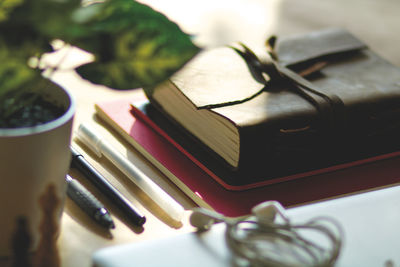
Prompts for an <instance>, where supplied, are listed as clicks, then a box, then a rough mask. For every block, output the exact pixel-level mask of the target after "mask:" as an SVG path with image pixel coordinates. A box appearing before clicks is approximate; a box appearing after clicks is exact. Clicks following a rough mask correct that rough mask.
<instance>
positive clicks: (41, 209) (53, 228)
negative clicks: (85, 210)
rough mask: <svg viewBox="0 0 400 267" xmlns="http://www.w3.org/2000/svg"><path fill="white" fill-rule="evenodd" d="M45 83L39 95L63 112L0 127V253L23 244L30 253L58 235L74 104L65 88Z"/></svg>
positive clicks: (22, 248) (68, 160)
mask: <svg viewBox="0 0 400 267" xmlns="http://www.w3.org/2000/svg"><path fill="white" fill-rule="evenodd" d="M48 84H49V85H48V86H45V90H44V92H43V95H44V96H45V97H46V99H50V100H51V102H53V103H57V104H60V105H62V106H63V107H65V109H66V112H65V113H64V115H62V116H61V117H59V118H58V119H56V120H54V121H51V122H48V123H45V124H42V125H39V126H35V127H26V128H18V129H17V128H16V129H1V128H0V256H1V257H5V256H10V255H12V254H15V253H16V251H15V250H16V249H17V250H18V249H19V250H20V251H19V252H17V254H18V253H21V250H24V249H25V248H24V247H23V246H24V245H25V246H26V247H27V246H28V245H29V251H34V250H36V249H37V248H38V246H39V243H41V242H43V241H44V240H45V239H46V238H47V239H49V238H53V237H54V239H56V237H55V236H56V235H57V234H58V233H57V232H58V229H59V222H60V219H61V214H62V210H63V206H64V199H65V196H66V182H65V175H66V174H67V172H68V169H69V164H70V149H69V145H70V141H71V132H72V121H73V117H74V113H75V103H74V101H73V99H72V97H71V96H70V94H69V93H68V92H67V91H65V90H64V89H63V88H61V87H60V86H58V85H56V84H54V83H51V82H48ZM15 247H17V248H15ZM22 252H23V251H22Z"/></svg>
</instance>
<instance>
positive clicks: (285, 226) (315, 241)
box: [190, 201, 343, 267]
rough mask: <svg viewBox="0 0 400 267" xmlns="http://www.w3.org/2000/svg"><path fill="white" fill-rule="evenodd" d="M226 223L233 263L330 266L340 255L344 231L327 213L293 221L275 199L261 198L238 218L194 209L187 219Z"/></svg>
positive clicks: (206, 224)
mask: <svg viewBox="0 0 400 267" xmlns="http://www.w3.org/2000/svg"><path fill="white" fill-rule="evenodd" d="M217 222H224V223H225V224H226V230H225V240H226V243H227V245H228V247H229V249H230V250H231V252H232V253H233V255H234V265H236V266H279V267H281V266H287V267H294V266H313V267H317V266H318V267H322V266H324V267H325V266H333V265H334V264H335V262H336V260H337V258H338V256H339V252H340V249H341V245H342V236H343V232H342V229H341V227H340V225H339V224H338V223H337V222H336V221H335V220H333V219H332V218H329V217H317V218H314V219H311V220H310V221H308V222H306V223H303V224H292V223H291V222H290V220H289V218H288V217H287V216H285V214H284V208H283V207H282V206H281V205H280V203H279V202H276V201H267V202H263V203H261V204H259V205H257V206H255V207H254V208H253V209H252V216H250V217H248V218H245V219H239V218H231V217H225V216H223V215H222V214H219V213H217V212H214V211H210V210H206V209H201V208H199V209H195V210H194V211H193V213H192V215H191V217H190V223H191V224H192V225H193V226H194V227H196V228H198V229H202V230H206V229H209V228H211V227H212V225H213V224H214V223H217Z"/></svg>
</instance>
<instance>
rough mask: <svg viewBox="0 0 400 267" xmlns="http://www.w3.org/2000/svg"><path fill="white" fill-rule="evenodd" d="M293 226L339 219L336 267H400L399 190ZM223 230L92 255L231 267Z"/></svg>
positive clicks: (339, 202)
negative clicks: (324, 218)
mask: <svg viewBox="0 0 400 267" xmlns="http://www.w3.org/2000/svg"><path fill="white" fill-rule="evenodd" d="M286 215H287V216H288V217H289V218H290V219H291V221H292V222H294V223H296V222H298V223H301V222H305V221H307V220H309V219H311V218H315V217H317V216H330V217H332V218H334V219H336V220H337V221H338V222H339V223H340V225H341V226H342V228H343V230H344V240H343V245H342V249H341V252H340V255H339V258H338V261H337V264H336V265H335V266H343V267H344V266H346V267H347V266H350V267H354V266H363V267H368V266H371V267H377V266H383V267H389V266H400V186H392V187H388V188H383V189H378V190H374V191H369V192H365V193H359V194H355V195H351V196H345V197H341V198H337V199H332V200H326V201H322V202H318V203H314V204H308V205H304V206H299V207H294V208H290V209H287V210H286ZM224 230H225V225H224V224H217V225H215V226H213V227H212V228H211V230H209V231H206V232H203V233H195V232H193V233H183V234H178V235H176V236H172V237H167V238H161V239H155V240H149V241H143V242H136V243H131V244H124V245H117V246H113V247H107V248H103V249H100V250H98V251H97V252H95V253H94V254H93V257H92V259H93V264H94V266H97V267H132V266H152V267H153V266H163V267H165V266H167V267H168V266H171V267H180V266H182V267H187V266H191V267H196V266H199V267H203V266H208V267H209V266H218V267H224V266H227V267H228V266H232V255H231V253H230V251H229V249H228V248H227V246H226V243H225V239H224Z"/></svg>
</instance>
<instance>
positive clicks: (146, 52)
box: [71, 0, 199, 89]
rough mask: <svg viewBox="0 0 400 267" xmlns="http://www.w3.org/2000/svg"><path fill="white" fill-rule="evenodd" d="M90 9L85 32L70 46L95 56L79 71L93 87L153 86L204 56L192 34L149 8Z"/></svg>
mask: <svg viewBox="0 0 400 267" xmlns="http://www.w3.org/2000/svg"><path fill="white" fill-rule="evenodd" d="M89 8H91V9H92V11H93V10H94V12H92V13H91V17H90V19H87V20H83V23H82V24H81V25H80V30H78V28H79V27H76V28H75V29H76V31H75V33H76V34H77V35H76V36H75V37H74V38H75V39H74V38H72V39H74V40H72V39H71V42H72V43H73V44H76V45H77V46H79V47H81V48H83V49H86V50H87V51H89V52H91V53H93V54H94V55H95V58H96V59H95V61H94V62H93V63H89V64H87V65H84V66H81V67H79V68H78V69H77V72H78V73H79V74H80V75H81V76H82V77H83V78H85V79H88V80H90V81H92V82H93V83H97V84H104V85H106V86H108V87H110V88H116V89H131V88H138V87H153V86H155V85H157V84H158V83H160V82H162V81H164V80H166V79H167V78H169V77H170V76H171V75H172V74H173V73H174V72H176V71H177V70H178V69H180V68H181V67H182V66H183V65H184V64H185V63H186V62H187V61H188V60H190V59H191V58H192V57H193V56H194V55H195V54H196V53H197V52H198V51H199V48H198V47H196V46H195V45H194V44H193V43H192V41H191V39H190V36H189V35H187V34H185V33H184V32H182V30H181V29H180V28H179V27H178V26H177V25H176V24H175V23H173V22H172V21H170V20H169V19H168V18H167V17H165V16H164V15H162V14H161V13H159V12H156V11H155V10H153V9H151V8H150V7H148V6H146V5H143V4H140V3H138V2H134V1H132V0H109V1H106V2H104V3H100V4H97V6H96V5H94V6H89ZM80 12H82V11H80ZM76 20H77V21H79V19H76ZM82 33H85V35H83V34H82ZM79 34H82V36H79Z"/></svg>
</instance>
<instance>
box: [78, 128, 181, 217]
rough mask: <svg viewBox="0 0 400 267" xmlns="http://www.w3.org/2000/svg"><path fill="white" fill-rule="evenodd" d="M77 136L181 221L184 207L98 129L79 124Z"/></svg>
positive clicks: (170, 214)
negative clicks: (116, 148) (97, 131)
mask: <svg viewBox="0 0 400 267" xmlns="http://www.w3.org/2000/svg"><path fill="white" fill-rule="evenodd" d="M77 137H78V139H80V140H81V141H82V142H83V143H84V144H85V145H87V146H88V148H90V149H91V150H92V151H93V152H94V153H96V155H97V156H98V157H101V156H102V155H104V156H105V157H106V158H107V159H108V160H110V161H111V162H112V163H113V164H114V165H115V166H116V167H117V168H118V169H119V170H121V171H122V172H123V173H124V174H125V175H126V176H128V177H129V178H130V179H131V180H132V181H133V182H134V183H135V184H136V185H137V186H138V187H139V188H140V189H141V190H142V191H143V192H144V193H145V194H147V196H149V197H150V198H151V199H152V200H153V201H154V202H155V203H156V204H157V205H158V206H159V207H160V208H161V209H162V210H164V211H165V213H166V214H167V215H169V216H170V217H171V218H172V219H174V220H175V221H178V222H179V221H181V219H182V216H183V213H184V209H183V207H182V206H181V205H180V204H179V203H178V202H176V200H175V199H173V198H172V197H171V196H170V195H168V194H167V193H166V192H165V191H164V190H162V189H161V188H160V187H159V186H158V185H157V184H156V183H155V182H153V180H151V179H150V178H149V177H147V176H146V175H145V174H144V173H143V172H142V171H141V170H139V169H138V168H137V167H136V166H135V165H133V164H132V163H131V162H130V161H129V160H128V159H127V158H126V157H124V156H123V155H122V154H121V153H119V152H118V151H116V150H115V149H114V148H113V147H112V146H111V144H109V143H108V142H107V141H105V140H104V139H103V138H102V137H101V136H100V135H99V134H98V133H96V131H95V130H94V129H93V128H92V127H90V126H88V125H84V124H81V125H79V128H78V132H77Z"/></svg>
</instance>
